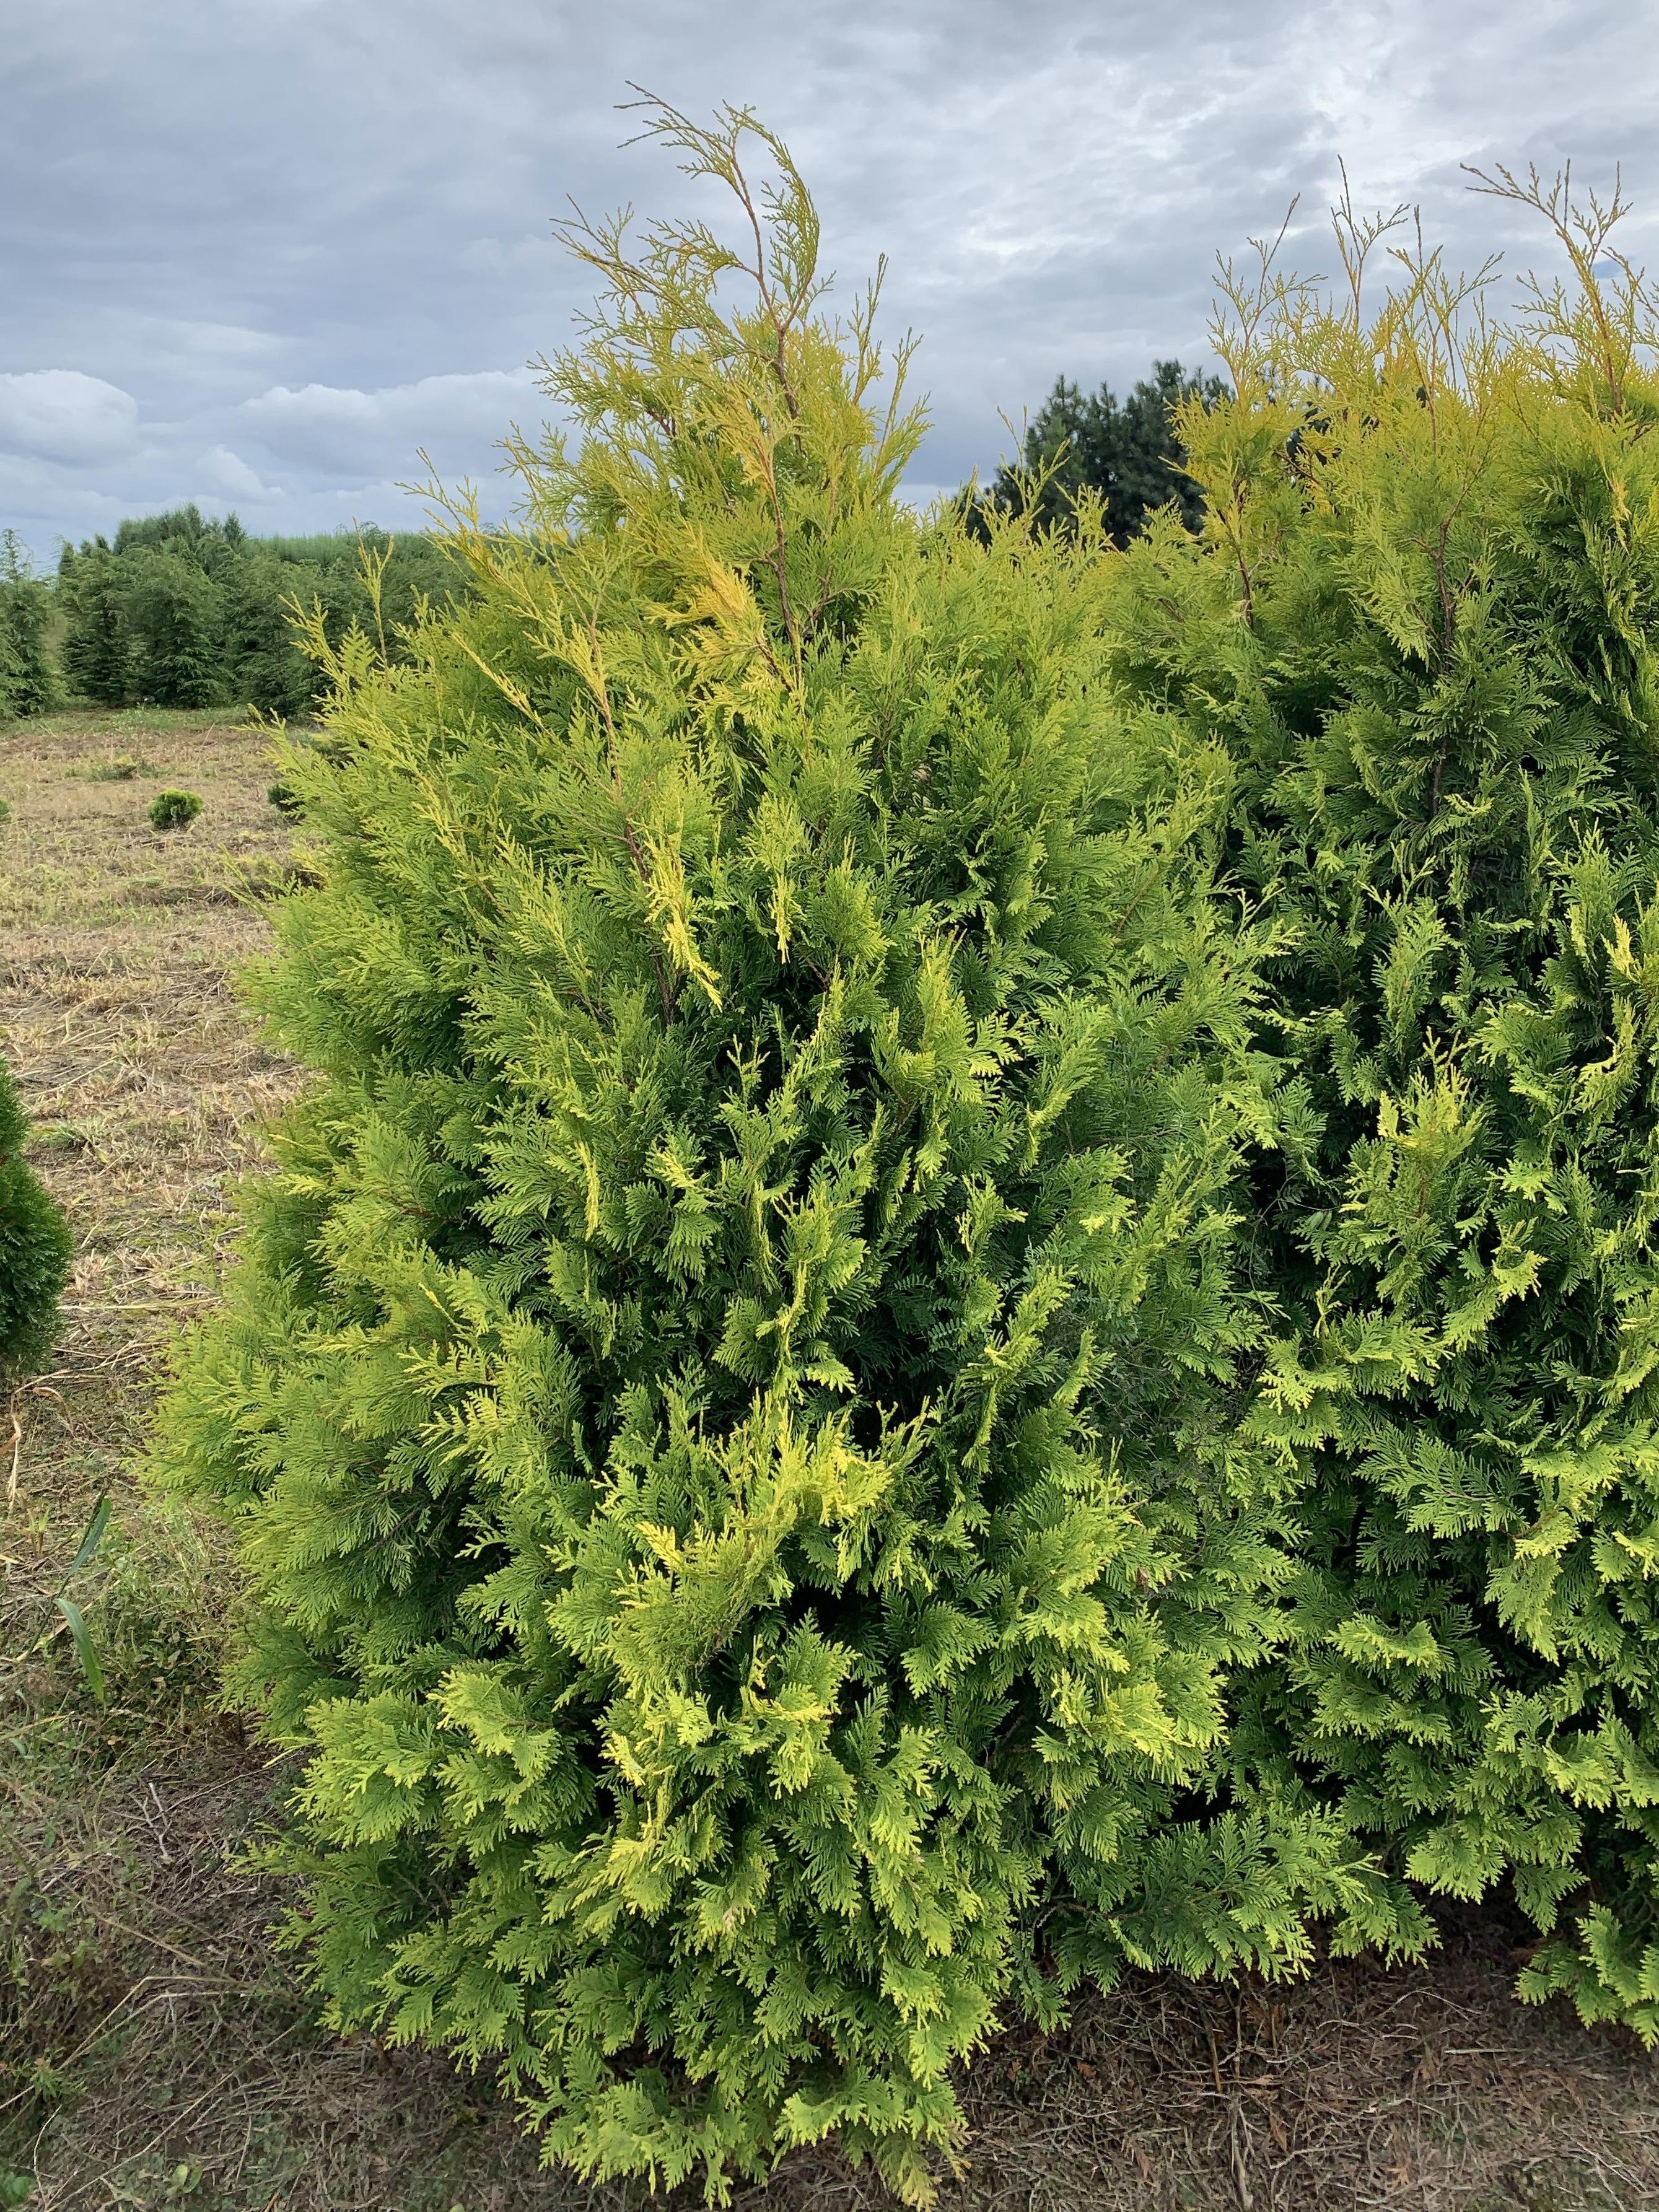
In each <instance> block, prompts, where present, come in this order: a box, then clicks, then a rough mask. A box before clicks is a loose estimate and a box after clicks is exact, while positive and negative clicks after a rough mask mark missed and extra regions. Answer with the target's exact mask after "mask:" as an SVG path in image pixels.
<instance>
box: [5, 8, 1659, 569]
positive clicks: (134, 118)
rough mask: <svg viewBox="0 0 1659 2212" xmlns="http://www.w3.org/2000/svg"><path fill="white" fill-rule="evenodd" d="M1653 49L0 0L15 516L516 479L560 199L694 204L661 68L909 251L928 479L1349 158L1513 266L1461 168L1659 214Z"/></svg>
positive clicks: (958, 474)
mask: <svg viewBox="0 0 1659 2212" xmlns="http://www.w3.org/2000/svg"><path fill="white" fill-rule="evenodd" d="M1656 64H1659V7H1656V6H1655V5H1653V4H1652V0H1634V4H1632V0H1620V4H1618V5H1613V4H1601V0H1354V3H1353V4H1342V5H1337V4H1334V0H1322V4H1295V0H1020V4H1013V0H830V4H815V5H805V4H793V0H791V4H779V0H773V3H772V4H768V0H0V524H3V523H7V522H9V523H11V524H13V525H15V527H16V528H17V529H18V530H19V531H20V532H21V534H22V536H23V537H24V538H25V539H26V540H27V542H28V543H29V544H32V545H33V547H34V548H35V549H36V550H37V551H38V552H39V553H40V554H41V555H43V556H47V557H50V556H52V553H53V551H54V549H55V544H56V541H57V540H58V538H59V537H60V536H69V537H73V538H79V537H81V536H82V535H83V534H85V533H86V532H89V531H92V530H94V529H99V528H108V527H110V526H112V525H113V524H114V523H115V522H116V521H117V520H119V518H120V517H121V516H122V515H124V514H129V513H143V512H145V511H147V510H149V509H153V508H155V507H161V506H165V505H170V504H172V503H173V502H175V501H179V500H183V499H195V500H197V501H199V502H200V503H201V505H202V506H203V507H204V508H207V509H210V510H211V511H213V512H216V513H222V512H224V511H225V510H226V508H228V507H234V508H235V509H236V510H237V511H238V512H239V513H240V515H241V516H242V518H243V520H244V521H245V523H246V525H247V526H249V527H250V528H251V529H254V530H260V531H275V530H280V531H296V530H315V529H321V528H332V527H334V526H338V525H342V524H347V523H349V522H351V521H353V520H374V521H379V522H381V523H390V524H396V523H397V522H398V521H399V520H402V521H404V522H405V523H406V522H408V521H409V520H412V519H413V516H414V512H415V510H413V509H412V508H411V507H410V503H409V501H407V499H406V497H405V496H404V495H403V494H401V493H399V492H398V489H397V486H398V483H399V481H400V480H404V479H407V478H409V477H411V476H413V475H415V474H417V473H418V467H417V464H416V459H415V453H416V447H421V446H424V447H427V448H428V450H429V451H430V453H432V455H433V458H434V459H435V462H436V464H437V465H438V466H439V468H440V469H441V471H444V472H446V473H447V474H449V475H451V476H459V475H460V474H462V473H464V472H465V473H470V474H471V475H473V476H474V477H477V478H478V479H480V481H481V482H482V483H483V484H484V486H485V487H486V496H487V497H493V498H494V499H495V501H496V502H497V503H498V504H499V502H500V501H501V498H502V497H503V496H504V493H503V492H502V491H501V490H500V489H495V488H494V487H495V479H494V476H493V471H494V469H495V462H496V458H497V457H496V455H495V453H494V451H493V444H494V441H495V439H497V438H498V437H499V436H500V435H501V433H502V431H503V430H504V429H505V428H507V425H508V424H509V423H510V422H513V421H515V420H517V421H520V422H533V421H534V420H536V419H538V415H539V412H540V408H539V397H538V392H537V389H536V386H535V383H534V380H533V378H532V375H531V374H530V372H529V370H528V368H527V367H526V363H527V362H528V361H529V360H530V359H531V357H532V356H535V355H537V354H539V353H543V352H545V351H549V350H551V349H555V348H556V347H558V346H559V345H561V344H562V343H565V342H566V339H567V337H568V333H569V319H570V314H571V312H572V309H573V307H576V306H578V305H580V302H581V301H582V300H583V298H584V296H585V295H586V289H587V286H586V279H585V275H584V272H583V271H582V270H580V269H579V268H577V267H575V266H574V264H570V263H568V261H567V260H566V259H565V258H564V257H563V256H562V253H561V252H560V250H559V249H558V248H557V247H556V246H555V245H554V244H553V242H552V240H551V237H550V222H551V220H552V219H553V218H554V217H556V216H558V215H559V214H560V213H561V212H562V210H564V208H565V204H566V202H567V200H568V198H569V197H574V198H576V199H577V200H579V201H580V203H581V204H583V205H584V206H585V207H586V208H587V209H588V210H590V211H594V212H598V211H601V210H605V209H607V208H610V207H613V206H615V205H617V204H620V203H621V202H623V201H631V202H632V203H633V204H635V206H636V207H638V208H640V209H641V210H646V211H648V212H650V213H653V214H655V213H666V212H674V211H680V210H684V207H685V206H686V204H687V195H688V191H689V189H690V188H689V187H688V186H687V185H685V183H684V180H683V179H681V178H680V177H679V176H678V175H677V173H675V171H674V168H673V166H672V163H671V160H670V158H669V157H668V156H667V155H665V153H664V152H663V151H662V150H661V149H657V148H653V147H651V146H633V147H629V148H626V149H624V148H622V147H621V146H620V145H619V141H620V140H621V139H622V138H623V137H624V136H625V135H626V133H627V131H628V129H629V125H628V123H627V121H626V119H625V118H622V117H619V116H618V115H617V112H616V110H615V103H616V102H617V100H621V99H624V98H626V97H627V85H628V82H629V80H630V79H632V80H635V81H637V82H642V83H644V84H647V85H648V86H649V87H650V88H652V89H653V91H655V92H657V93H659V94H662V95H663V96H665V97H666V98H668V99H670V100H673V101H675V102H676V103H677V104H678V105H679V106H683V107H686V108H689V109H690V110H693V111H696V112H707V111H708V110H710V109H712V107H713V106H714V105H715V103H716V102H718V101H719V100H738V101H742V100H748V101H752V102H753V103H754V104H755V105H756V106H757V107H758V108H759V110H760V111H761V112H762V113H763V115H764V117H765V118H766V119H767V120H768V121H769V123H770V124H771V125H773V126H774V127H775V128H776V129H777V130H779V131H781V133H782V134H783V136H784V137H786V138H787V140H788V141H789V143H790V144H791V147H792V149H793V152H794V154H795V155H796V157H797V159H798V160H799V162H800V164H801V166H802V167H803V168H804V170H805V173H806V176H807V179H808V181H809V183H810V184H811V185H812V187H813V190H814V192H815V194H816V196H817V200H818V203H819V206H820V209H821V210H822V212H823V221H824V243H825V258H826V260H827V261H828V262H829V264H831V265H832V266H833V267H834V268H835V269H836V270H837V272H838V273H839V276H840V277H841V279H842V283H844V284H845V285H846V286H847V288H848V291H849V292H850V291H851V289H853V288H854V285H855V284H856V283H860V282H861V280H862V279H863V278H864V277H865V276H866V275H867V274H868V273H869V272H870V271H871V270H872V268H873V265H874V264H875V261H876V258H877V256H878V254H879V253H881V252H886V253H887V255H888V256H889V258H890V279H889V286H888V292H887V301H888V311H889V312H888V321H889V324H890V326H892V327H894V328H902V327H904V326H905V325H914V327H915V329H916V330H917V331H918V332H919V333H920V334H921V340H922V343H921V352H920V355H919V357H918V375H919V380H920V382H921V385H922V386H924V387H925V388H926V389H927V390H928V391H929V392H931V394H932V402H933V422H934V428H933V432H932V434H931V435H930V437H929V439H928V441H927V446H926V447H924V449H923V452H922V453H921V458H920V460H919V463H918V465H917V468H916V470H915V475H914V480H913V481H914V489H916V490H917V491H918V492H919V493H921V494H924V495H925V494H926V493H927V490H928V489H930V488H932V487H935V486H938V487H946V486H951V485H954V484H955V483H958V482H959V481H960V480H961V479H962V478H963V477H965V476H966V475H967V474H968V473H969V471H970V470H972V469H973V468H975V466H977V467H979V468H981V470H985V469H987V468H989V467H990V466H992V465H994V463H995V462H996V460H997V458H998V456H999V454H1000V453H1001V452H1002V451H1003V450H1004V449H1005V448H1006V447H1007V445H1008V443H1009V438H1008V434H1007V432H1006V430H1005V428H1003V425H1002V422H1001V421H1000V416H1005V415H1006V416H1013V417H1016V418H1017V417H1018V416H1019V414H1020V413H1021V411H1022V410H1024V409H1025V408H1027V407H1031V406H1035V405H1036V404H1038V403H1039V402H1040V401H1041V399H1042V395H1043V393H1044V392H1046V390H1047V389H1048V386H1050V385H1051V383H1052V382H1053V380H1054V376H1055V375H1056V374H1058V373H1060V372H1062V371H1063V372H1065V373H1066V374H1070V375H1073V376H1077V377H1079V378H1081V379H1082V380H1085V382H1088V383H1094V382H1097V381H1098V380H1100V379H1102V378H1106V379H1109V380H1111V381H1112V383H1113V384H1114V385H1115V386H1118V387H1119V388H1121V387H1122V386H1124V385H1126V384H1127V383H1129V382H1132V381H1133V379H1134V378H1135V377H1136V376H1137V375H1139V374H1144V373H1145V371H1146V368H1147V366H1148V365H1149V363H1150V362H1152V359H1153V358H1154V357H1155V356H1167V355H1170V354H1176V355H1178V356H1180V357H1181V358H1182V360H1183V361H1185V362H1198V361H1200V359H1201V358H1202V357H1203V354H1204V323H1205V315H1206V307H1207V304H1208V297H1209V286H1210V277H1211V272H1212V264H1213V257H1214V254H1215V252H1216V251H1217V249H1218V248H1219V249H1223V250H1236V249H1237V248H1238V247H1239V246H1241V245H1242V244H1243V240H1245V238H1246V237H1247V236H1249V234H1252V233H1254V232H1259V231H1261V230H1262V229H1263V228H1266V229H1268V230H1272V229H1273V228H1277V226H1278V224H1279V221H1280V219H1281V217H1282V216H1283V214H1284V211H1285V206H1286V204H1287V203H1288V202H1289V200H1290V199H1291V196H1292V195H1293V194H1296V193H1300V194H1301V195H1302V199H1301V208H1300V213H1299V216H1298V222H1297V232H1298V234H1293V240H1292V245H1293V252H1294V258H1295V259H1296V260H1297V263H1298V264H1299V265H1300V266H1302V267H1303V268H1304V269H1324V268H1325V267H1327V266H1328V252H1327V247H1326V243H1325V236H1324V234H1323V232H1322V224H1323V212H1322V211H1323V210H1324V208H1325V206H1326V205H1327V204H1328V200H1329V198H1330V197H1331V195H1332V192H1333V190H1334V185H1335V183H1336V179H1337V163H1338V160H1339V157H1346V162H1347V167H1348V172H1349V175H1350V177H1351V179H1352V183H1353V186H1354V190H1355V192H1356V195H1357V196H1358V197H1361V198H1362V199H1364V200H1368V201H1376V202H1387V203H1389V204H1392V203H1394V202H1395V201H1396V200H1399V199H1402V198H1407V199H1413V200H1416V201H1419V202H1420V204H1421V205H1422V207H1423V210H1424V216H1425V224H1426V226H1427V228H1429V230H1430V231H1431V233H1433V234H1436V235H1438V236H1442V237H1444V238H1445V239H1447V240H1449V243H1450V245H1451V246H1452V247H1453V249H1454V250H1455V253H1456V254H1457V255H1458V256H1459V258H1462V259H1463V260H1465V261H1468V262H1473V261H1475V260H1478V259H1479V258H1480V257H1481V255H1482V254H1483V253H1484V252H1486V250H1488V249H1489V248H1491V247H1493V246H1501V247H1504V248H1505V249H1506V252H1507V264H1506V265H1508V266H1509V267H1510V268H1518V267H1521V266H1524V265H1527V264H1529V263H1536V262H1541V261H1544V260H1547V243H1546V242H1545V241H1544V240H1542V239H1541V238H1538V237H1535V236H1534V234H1532V233H1530V232H1529V231H1528V230H1527V228H1526V227H1525V225H1524V223H1523V222H1521V221H1520V220H1519V219H1518V218H1517V217H1516V215H1515V214H1514V212H1513V211H1512V210H1509V209H1507V208H1504V207H1500V206H1498V205H1495V204H1493V203H1492V202H1491V201H1489V200H1482V199H1479V198H1472V197H1470V196H1469V195H1468V192H1467V191H1466V190H1465V189H1464V183H1465V180H1464V179H1463V178H1462V176H1461V174H1460V172H1459V164H1460V163H1461V162H1463V161H1474V162H1479V163H1483V164H1487V163H1491V162H1492V161H1508V162H1510V163H1511V164H1516V163H1521V164H1524V163H1525V162H1526V161H1528V160H1532V161H1537V162H1538V163H1539V164H1540V165H1541V167H1547V168H1549V169H1553V168H1555V167H1558V166H1559V164H1560V162H1561V161H1563V160H1565V159H1566V158H1567V157H1569V156H1571V159H1572V161H1573V162H1574V166H1575V171H1576V173H1579V174H1582V176H1583V179H1584V181H1585V182H1587V183H1589V182H1596V183H1600V184H1603V185H1605V184H1607V182H1609V181H1610V179H1611V177H1612V173H1613V165H1614V163H1615V162H1617V161H1623V164H1624V171H1625V178H1626V185H1627V187H1628V188H1629V190H1630V191H1632V195H1633V197H1634V198H1635V200H1636V203H1637V212H1636V216H1635V218H1634V220H1633V221H1632V225H1631V230H1630V236H1631V238H1632V240H1634V241H1635V242H1636V244H1637V246H1638V249H1639V248H1642V247H1645V246H1648V243H1649V241H1650V240H1654V239H1656V238H1659V221H1656V218H1659V135H1656V128H1655V126H1656V123H1659V67H1656ZM707 206H708V210H709V211H711V212H712V210H713V206H714V203H713V201H712V199H711V200H709V201H708V203H707ZM1650 258H1653V259H1655V260H1659V250H1655V251H1652V252H1650Z"/></svg>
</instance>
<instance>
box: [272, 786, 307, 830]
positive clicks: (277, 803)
mask: <svg viewBox="0 0 1659 2212" xmlns="http://www.w3.org/2000/svg"><path fill="white" fill-rule="evenodd" d="M265 797H266V799H268V800H269V801H270V804H271V805H273V806H274V807H275V808H276V811H277V812H278V813H279V814H285V815H287V816H288V817H289V820H290V821H295V820H297V819H298V817H300V816H301V814H303V813H304V812H305V811H306V810H305V801H304V799H301V796H300V794H299V793H298V792H297V791H295V788H294V786H293V785H292V784H291V783H273V784H272V785H271V787H270V790H269V791H267V792H266V793H265Z"/></svg>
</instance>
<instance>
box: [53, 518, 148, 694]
mask: <svg viewBox="0 0 1659 2212" xmlns="http://www.w3.org/2000/svg"><path fill="white" fill-rule="evenodd" d="M58 600H59V603H60V605H62V607H63V610H64V645H63V667H64V681H65V682H66V684H68V686H69V688H70V690H71V691H75V692H78V693H80V694H81V695H82V696H84V697H86V698H88V699H91V700H93V701H94V702H96V703H97V704H98V705H99V706H100V707H125V706H126V705H127V704H128V703H129V702H131V698H132V696H133V684H134V656H133V642H132V625H131V618H130V614H129V608H128V591H127V586H126V582H125V576H124V574H123V569H122V565H121V563H120V562H118V560H117V558H116V556H115V555H114V553H113V552H112V550H111V549H110V547H109V546H108V545H107V544H106V543H105V541H104V540H103V539H102V538H95V539H94V540H93V541H92V542H91V543H90V544H85V545H82V548H81V550H79V552H70V550H69V549H68V548H67V547H66V548H65V549H64V556H63V559H62V561H61V562H59V564H58Z"/></svg>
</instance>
